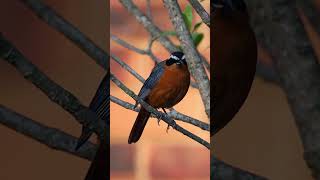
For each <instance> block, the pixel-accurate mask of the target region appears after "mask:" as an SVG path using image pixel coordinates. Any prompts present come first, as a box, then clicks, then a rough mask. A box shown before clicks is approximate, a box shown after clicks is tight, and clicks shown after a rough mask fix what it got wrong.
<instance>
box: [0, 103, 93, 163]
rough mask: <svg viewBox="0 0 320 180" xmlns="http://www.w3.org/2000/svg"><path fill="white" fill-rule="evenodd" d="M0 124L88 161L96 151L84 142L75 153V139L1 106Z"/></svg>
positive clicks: (91, 145) (90, 144)
mask: <svg viewBox="0 0 320 180" xmlns="http://www.w3.org/2000/svg"><path fill="white" fill-rule="evenodd" d="M0 123H1V124H3V125H5V126H7V127H8V128H10V129H13V130H15V131H17V132H19V133H21V134H23V135H25V136H28V137H30V138H32V139H34V140H36V141H38V142H40V143H42V144H45V145H47V146H48V147H49V148H52V149H55V150H58V151H63V152H67V153H70V154H73V155H76V156H79V157H81V158H85V159H88V160H92V159H93V157H94V153H95V152H96V149H97V147H96V145H94V144H92V143H90V142H86V143H85V144H84V145H83V146H82V147H81V148H80V149H79V150H78V151H75V150H74V147H75V146H76V144H77V138H75V137H73V136H71V135H69V134H66V133H65V132H63V131H60V130H59V129H55V128H50V127H47V126H45V125H42V124H40V123H38V122H36V121H34V120H32V119H29V118H27V117H25V116H23V115H20V114H18V113H16V112H14V111H12V110H10V109H8V108H6V107H4V106H2V105H0Z"/></svg>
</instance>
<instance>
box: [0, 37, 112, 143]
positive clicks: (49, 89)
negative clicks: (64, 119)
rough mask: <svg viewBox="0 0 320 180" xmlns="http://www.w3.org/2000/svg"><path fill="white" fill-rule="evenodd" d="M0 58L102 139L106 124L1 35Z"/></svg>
mask: <svg viewBox="0 0 320 180" xmlns="http://www.w3.org/2000/svg"><path fill="white" fill-rule="evenodd" d="M0 58H3V60H4V61H6V62H8V63H10V64H11V65H13V66H14V67H15V68H16V69H17V70H18V71H19V72H20V73H21V74H22V75H23V76H24V78H25V79H27V80H29V81H30V82H31V83H33V84H34V85H35V86H36V87H38V88H39V89H40V90H41V91H42V92H43V93H44V94H45V95H47V96H48V98H49V99H50V100H51V101H53V102H55V103H56V104H58V105H60V106H61V107H62V108H63V109H64V110H66V111H68V112H69V113H70V114H71V115H72V116H73V117H75V119H76V120H77V121H78V122H79V123H81V124H86V125H89V124H90V128H93V130H94V131H95V132H96V133H97V134H98V135H99V137H103V133H104V131H105V130H106V126H107V125H106V122H105V121H103V120H100V119H99V117H98V116H97V115H96V114H95V113H94V112H92V111H91V110H90V109H88V108H87V107H85V106H84V105H82V104H81V103H80V101H79V100H78V99H77V98H76V97H75V96H73V95H72V94H71V93H70V92H68V91H67V90H65V89H63V88H62V87H60V86H59V85H58V84H56V83H55V82H54V81H52V80H51V79H49V78H48V77H47V76H46V75H45V74H44V73H42V72H41V71H40V70H39V69H38V68H37V67H36V66H34V65H33V64H32V63H31V62H30V61H29V60H27V59H26V57H24V55H23V54H22V53H20V52H19V51H18V50H17V49H16V48H15V47H14V46H13V45H12V44H11V43H10V42H8V41H7V40H6V39H5V38H4V37H3V36H2V35H1V34H0Z"/></svg>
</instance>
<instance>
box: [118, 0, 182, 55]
mask: <svg viewBox="0 0 320 180" xmlns="http://www.w3.org/2000/svg"><path fill="white" fill-rule="evenodd" d="M119 1H120V3H121V4H122V5H123V6H124V7H125V8H126V9H127V10H128V11H129V12H130V13H131V14H133V15H134V16H135V18H136V19H137V20H138V22H139V23H140V24H142V25H143V27H144V28H145V29H146V30H147V31H148V32H149V33H150V34H151V35H152V37H154V38H155V37H158V40H159V42H160V43H161V44H162V45H163V46H164V47H165V48H166V49H167V50H169V51H170V52H174V51H178V50H179V49H178V48H177V47H176V46H175V45H174V44H173V43H172V42H171V41H170V40H169V38H168V37H166V36H163V35H162V31H161V30H160V29H159V28H158V27H157V26H155V25H154V24H153V23H152V21H151V20H150V18H148V17H147V16H146V15H144V14H143V13H142V12H141V11H140V10H139V8H138V7H137V6H136V5H135V4H134V3H133V2H132V1H131V0H119Z"/></svg>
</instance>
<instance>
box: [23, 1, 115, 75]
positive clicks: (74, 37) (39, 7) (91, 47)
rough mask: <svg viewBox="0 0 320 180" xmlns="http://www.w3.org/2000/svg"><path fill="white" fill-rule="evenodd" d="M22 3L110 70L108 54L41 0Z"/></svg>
mask: <svg viewBox="0 0 320 180" xmlns="http://www.w3.org/2000/svg"><path fill="white" fill-rule="evenodd" d="M20 1H21V2H23V3H24V4H25V5H26V6H27V7H28V8H29V9H30V10H31V11H32V12H33V13H35V15H37V16H38V17H39V18H40V19H41V20H43V21H44V22H46V23H47V24H48V25H50V26H51V27H52V28H54V29H55V30H57V31H58V32H60V33H62V34H63V35H64V36H65V37H66V38H68V39H69V40H70V41H72V42H73V43H74V44H75V45H77V46H78V47H79V48H80V49H81V50H82V51H83V52H85V53H86V54H87V55H88V56H89V57H91V58H92V59H94V60H95V61H96V63H98V64H99V65H100V66H101V67H102V68H104V69H105V70H108V69H109V56H108V54H107V53H106V52H105V51H104V50H102V49H101V48H100V47H98V46H97V45H96V44H95V43H94V42H93V41H91V40H90V39H89V38H88V37H87V36H85V35H84V34H83V33H82V32H80V31H79V30H78V29H77V28H76V27H74V26H73V25H72V24H70V23H69V22H67V21H66V20H65V19H64V18H63V17H61V16H60V15H59V14H57V13H56V12H55V11H54V10H52V9H51V8H50V7H49V6H47V5H45V4H44V3H43V2H42V1H39V0H20Z"/></svg>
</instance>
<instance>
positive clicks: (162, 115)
mask: <svg viewBox="0 0 320 180" xmlns="http://www.w3.org/2000/svg"><path fill="white" fill-rule="evenodd" d="M110 79H111V80H112V81H113V82H114V83H115V84H116V85H117V86H118V87H119V88H120V89H122V90H123V91H124V92H125V93H126V94H128V95H129V96H130V97H132V98H133V99H134V100H136V101H137V102H138V103H140V104H141V105H142V106H143V107H144V108H145V109H146V110H147V111H149V112H151V113H153V114H155V115H156V116H157V117H158V118H159V119H162V120H164V121H165V122H166V123H167V124H168V125H170V126H171V127H173V129H175V130H177V131H179V132H181V133H182V134H184V135H186V136H188V137H189V138H191V139H193V140H195V141H196V142H198V143H200V144H202V145H203V146H205V147H206V148H208V149H210V144H209V143H208V142H207V141H205V140H203V139H201V138H200V137H198V136H196V135H194V134H192V133H191V132H189V131H187V130H185V129H184V128H182V127H181V126H179V125H178V124H176V122H175V121H174V120H172V119H171V118H170V117H169V116H168V115H166V114H165V113H162V112H159V111H157V110H156V109H154V108H153V107H151V106H150V105H148V104H147V103H145V102H144V101H143V100H142V99H141V98H140V97H138V96H137V95H135V94H134V92H133V91H131V90H130V89H129V88H127V87H126V86H125V85H124V84H123V83H122V82H121V81H119V80H118V78H116V77H115V76H114V75H113V74H112V73H111V74H110Z"/></svg>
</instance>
